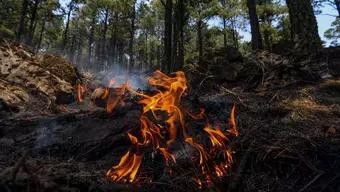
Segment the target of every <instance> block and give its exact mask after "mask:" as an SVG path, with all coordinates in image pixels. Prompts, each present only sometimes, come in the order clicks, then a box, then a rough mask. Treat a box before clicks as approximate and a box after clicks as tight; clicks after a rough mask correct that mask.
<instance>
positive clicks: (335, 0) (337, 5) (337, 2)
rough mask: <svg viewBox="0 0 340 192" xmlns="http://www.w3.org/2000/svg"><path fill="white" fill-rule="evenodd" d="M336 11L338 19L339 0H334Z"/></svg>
mask: <svg viewBox="0 0 340 192" xmlns="http://www.w3.org/2000/svg"><path fill="white" fill-rule="evenodd" d="M334 3H335V7H336V10H337V11H338V17H340V0H334Z"/></svg>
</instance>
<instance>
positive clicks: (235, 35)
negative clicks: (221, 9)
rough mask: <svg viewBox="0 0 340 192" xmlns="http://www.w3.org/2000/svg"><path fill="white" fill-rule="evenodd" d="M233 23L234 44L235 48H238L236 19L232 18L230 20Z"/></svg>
mask: <svg viewBox="0 0 340 192" xmlns="http://www.w3.org/2000/svg"><path fill="white" fill-rule="evenodd" d="M230 21H231V29H232V30H231V31H232V36H233V44H234V47H236V48H238V35H237V31H236V30H237V29H236V26H235V20H234V18H231V19H230Z"/></svg>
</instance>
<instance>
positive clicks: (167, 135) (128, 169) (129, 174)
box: [102, 71, 239, 188]
mask: <svg viewBox="0 0 340 192" xmlns="http://www.w3.org/2000/svg"><path fill="white" fill-rule="evenodd" d="M112 82H113V83H112V85H113V84H114V81H112ZM186 83H187V81H186V78H185V75H184V73H183V72H182V71H179V72H176V73H175V75H174V76H173V77H170V76H167V75H165V74H164V73H162V72H160V71H156V72H155V73H154V75H153V76H152V77H150V78H149V84H150V85H152V86H154V87H155V88H156V89H157V92H156V93H155V94H154V95H146V94H143V93H139V92H136V91H134V90H132V89H131V88H129V87H128V84H127V83H126V84H123V85H122V86H121V87H119V88H115V90H114V91H113V90H112V89H109V88H107V89H106V90H107V92H104V94H103V95H102V96H104V97H102V98H103V99H104V98H105V99H107V107H106V109H107V112H108V113H111V112H112V110H113V109H114V108H115V107H116V106H117V105H119V104H122V103H123V96H124V94H125V92H126V91H127V90H128V91H131V92H132V93H135V94H136V95H138V96H140V97H141V100H140V101H139V103H140V104H141V105H143V111H142V115H141V117H140V128H139V131H138V134H137V136H135V135H132V134H131V133H128V137H129V139H130V141H131V143H132V148H133V149H134V150H133V151H136V152H131V150H129V151H128V152H127V153H126V154H125V155H124V156H123V157H122V158H121V160H120V162H119V163H118V165H116V166H113V167H112V168H111V169H110V170H109V171H108V172H107V174H106V175H107V176H108V177H110V178H111V179H112V180H113V181H114V182H134V181H135V180H136V175H137V173H138V170H139V168H140V165H141V163H142V157H143V154H144V152H145V149H147V148H150V149H153V150H154V151H158V152H159V153H160V154H162V156H163V158H164V161H165V165H166V166H169V165H170V163H176V158H175V156H174V155H173V154H172V153H171V151H170V150H169V149H170V146H171V145H172V144H173V143H174V142H175V141H176V139H177V138H178V137H179V136H183V137H184V140H185V142H186V143H188V144H189V145H191V146H192V147H193V148H194V149H196V150H197V152H198V154H199V166H200V171H201V174H202V175H201V176H195V177H194V178H193V179H194V181H195V182H196V183H197V184H198V185H199V188H202V186H203V181H202V179H204V186H207V187H211V186H212V185H213V180H212V178H214V177H223V176H225V175H226V174H227V171H228V169H229V167H230V165H231V163H232V162H233V160H232V152H231V150H230V149H229V146H228V145H227V142H228V141H229V140H228V136H229V135H231V136H238V135H239V133H238V131H237V129H236V123H235V114H234V113H235V106H233V108H232V110H231V112H230V117H229V129H228V130H227V131H226V132H224V131H222V130H221V129H220V128H216V129H215V128H212V127H211V126H210V125H207V126H206V127H205V128H204V131H205V132H206V133H207V134H208V137H209V139H210V142H211V148H206V147H205V146H204V145H202V144H199V143H197V142H195V140H194V139H193V137H191V136H189V135H188V130H187V127H186V125H185V121H184V114H183V113H182V110H181V106H180V103H181V97H182V96H183V94H184V93H185V91H186V90H187V85H186ZM112 85H111V82H110V85H109V87H111V86H112ZM111 91H112V93H110V92H111ZM186 114H188V115H189V116H190V117H191V118H192V119H194V120H200V119H205V118H206V115H205V111H204V109H201V111H200V113H199V114H198V115H193V114H190V113H189V112H187V113H186ZM161 121H163V122H165V124H162V123H157V122H161ZM219 154H222V160H216V161H215V158H216V157H217V156H219Z"/></svg>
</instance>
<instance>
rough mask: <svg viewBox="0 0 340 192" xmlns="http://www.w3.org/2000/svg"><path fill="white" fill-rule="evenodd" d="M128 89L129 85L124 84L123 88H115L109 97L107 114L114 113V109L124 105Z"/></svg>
mask: <svg viewBox="0 0 340 192" xmlns="http://www.w3.org/2000/svg"><path fill="white" fill-rule="evenodd" d="M110 84H111V82H110ZM109 86H110V85H109ZM127 88H128V84H127V83H124V84H123V85H122V86H121V87H119V88H115V89H114V90H113V91H112V93H111V95H108V96H107V101H106V102H107V103H106V112H108V113H112V112H113V109H114V108H116V106H118V105H124V101H123V96H124V94H125V92H126V90H127ZM108 89H109V88H108ZM108 92H109V91H108Z"/></svg>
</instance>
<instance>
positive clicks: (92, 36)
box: [87, 13, 96, 67]
mask: <svg viewBox="0 0 340 192" xmlns="http://www.w3.org/2000/svg"><path fill="white" fill-rule="evenodd" d="M95 27H96V13H94V15H92V22H91V29H90V35H89V44H88V49H89V54H88V60H87V62H88V65H89V66H90V67H92V66H91V64H92V61H93V47H92V46H93V42H94V32H95Z"/></svg>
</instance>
